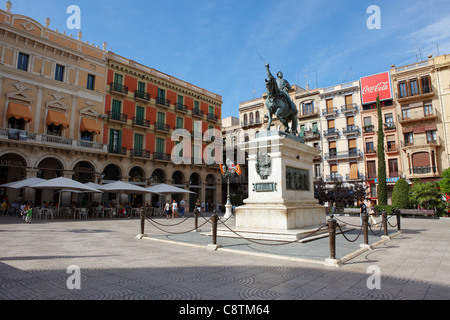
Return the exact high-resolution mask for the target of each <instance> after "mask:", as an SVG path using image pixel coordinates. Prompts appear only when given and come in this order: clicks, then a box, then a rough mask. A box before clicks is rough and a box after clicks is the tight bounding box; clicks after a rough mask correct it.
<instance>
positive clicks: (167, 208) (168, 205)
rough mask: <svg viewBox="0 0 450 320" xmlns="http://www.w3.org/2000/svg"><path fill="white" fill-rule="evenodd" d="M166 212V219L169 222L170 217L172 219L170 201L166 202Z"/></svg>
mask: <svg viewBox="0 0 450 320" xmlns="http://www.w3.org/2000/svg"><path fill="white" fill-rule="evenodd" d="M164 211H165V212H166V219H167V220H169V217H170V214H171V212H170V211H171V210H170V202H169V200H167V201H166V205H165V206H164Z"/></svg>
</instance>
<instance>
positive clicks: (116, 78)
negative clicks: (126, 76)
mask: <svg viewBox="0 0 450 320" xmlns="http://www.w3.org/2000/svg"><path fill="white" fill-rule="evenodd" d="M114 83H116V84H122V83H123V76H122V75H121V74H118V73H116V74H115V75H114Z"/></svg>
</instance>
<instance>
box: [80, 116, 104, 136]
mask: <svg viewBox="0 0 450 320" xmlns="http://www.w3.org/2000/svg"><path fill="white" fill-rule="evenodd" d="M80 130H81V132H83V131H88V132H93V133H95V134H100V133H101V132H102V125H101V124H100V123H97V121H95V120H94V119H88V118H81V124H80Z"/></svg>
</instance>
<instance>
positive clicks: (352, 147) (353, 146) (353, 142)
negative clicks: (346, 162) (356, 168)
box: [348, 139, 358, 156]
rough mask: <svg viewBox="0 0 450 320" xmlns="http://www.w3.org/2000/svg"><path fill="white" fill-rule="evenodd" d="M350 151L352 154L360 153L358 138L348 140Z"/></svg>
mask: <svg viewBox="0 0 450 320" xmlns="http://www.w3.org/2000/svg"><path fill="white" fill-rule="evenodd" d="M348 153H349V155H350V156H356V155H357V154H358V149H357V148H356V139H349V140H348Z"/></svg>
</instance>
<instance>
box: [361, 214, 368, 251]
mask: <svg viewBox="0 0 450 320" xmlns="http://www.w3.org/2000/svg"><path fill="white" fill-rule="evenodd" d="M362 218H363V229H364V245H369V216H368V215H367V214H366V215H363V217H362Z"/></svg>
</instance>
